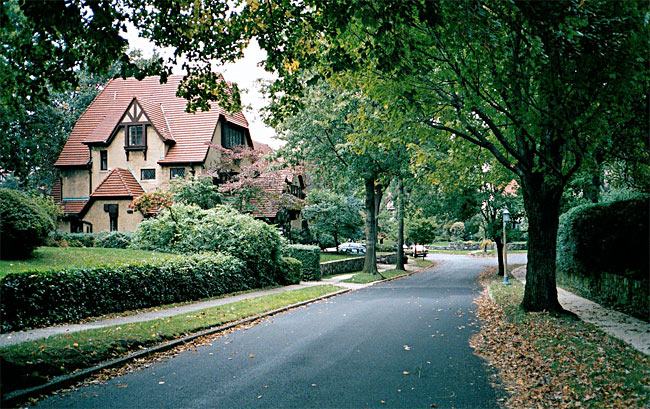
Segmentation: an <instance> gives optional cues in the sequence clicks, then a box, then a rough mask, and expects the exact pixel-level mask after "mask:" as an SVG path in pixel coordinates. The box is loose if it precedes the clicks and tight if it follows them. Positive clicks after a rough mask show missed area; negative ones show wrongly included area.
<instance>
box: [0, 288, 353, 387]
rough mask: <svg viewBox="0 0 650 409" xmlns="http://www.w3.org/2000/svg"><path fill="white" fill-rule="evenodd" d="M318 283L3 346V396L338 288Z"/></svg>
mask: <svg viewBox="0 0 650 409" xmlns="http://www.w3.org/2000/svg"><path fill="white" fill-rule="evenodd" d="M340 289H341V288H340V287H336V286H333V285H319V286H314V287H308V288H302V289H299V290H294V291H288V292H283V293H278V294H271V295H265V296H262V297H256V298H249V299H246V300H242V301H237V302H234V303H230V304H224V305H220V306H217V307H212V308H207V309H203V310H198V311H194V312H191V313H186V314H181V315H176V316H173V317H169V318H160V319H157V320H152V321H145V322H138V323H131V324H123V325H116V326H111V327H105V328H97V329H91V330H87V331H80V332H74V333H70V334H64V335H57V336H53V337H50V338H47V339H41V340H35V341H31V342H24V343H21V344H17V345H12V346H9V347H4V348H0V357H1V358H0V370H1V371H2V376H1V377H0V379H2V382H3V384H2V393H8V392H11V391H13V390H16V389H22V388H27V387H30V386H34V385H38V384H41V383H45V382H47V381H48V380H49V379H50V378H51V377H54V376H58V375H64V374H68V373H72V372H74V371H75V370H77V369H83V368H89V367H92V366H94V365H96V364H98V363H100V362H103V361H106V360H109V359H114V358H117V357H119V356H124V355H126V354H128V353H129V352H132V351H137V350H138V349H141V348H144V347H148V346H152V345H155V344H158V343H160V342H163V341H166V340H170V339H174V338H178V337H181V336H183V335H187V334H190V333H193V332H197V331H200V330H203V329H207V328H210V327H214V326H217V325H221V324H224V323H227V322H232V321H237V320H240V319H242V318H246V317H250V316H253V315H257V314H261V313H264V312H267V311H271V310H274V309H277V308H281V307H284V306H287V305H291V304H295V303H298V302H301V301H305V300H309V299H312V298H316V297H319V296H322V295H325V294H330V293H333V292H336V291H338V290H340Z"/></svg>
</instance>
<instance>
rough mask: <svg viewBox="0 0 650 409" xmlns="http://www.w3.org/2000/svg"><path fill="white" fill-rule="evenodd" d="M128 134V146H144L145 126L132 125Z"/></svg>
mask: <svg viewBox="0 0 650 409" xmlns="http://www.w3.org/2000/svg"><path fill="white" fill-rule="evenodd" d="M128 132H129V134H128V138H127V140H126V141H127V145H128V146H144V125H131V126H129V127H128Z"/></svg>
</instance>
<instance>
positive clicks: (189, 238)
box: [131, 204, 282, 284]
mask: <svg viewBox="0 0 650 409" xmlns="http://www.w3.org/2000/svg"><path fill="white" fill-rule="evenodd" d="M280 243H281V236H280V234H279V233H278V232H277V231H276V230H275V229H274V228H273V227H271V226H269V225H268V224H266V223H264V222H262V221H259V220H256V219H255V218H253V217H252V216H250V215H247V214H242V213H239V212H238V211H237V210H235V209H234V208H232V207H230V206H226V205H219V206H216V207H215V208H213V209H205V210H204V209H201V208H199V207H198V206H193V205H184V204H175V205H173V206H172V207H170V208H168V209H165V210H163V211H162V212H161V213H160V214H159V215H158V217H156V218H152V219H149V220H145V221H143V222H141V223H140V224H139V225H138V229H137V230H136V232H135V234H134V236H133V241H132V244H131V247H133V248H139V249H144V250H156V251H165V252H172V253H181V254H190V253H198V252H204V251H218V252H222V253H226V254H230V255H232V256H235V257H237V258H238V259H240V260H242V261H244V262H245V263H246V269H247V271H248V273H249V274H251V275H252V276H253V277H255V278H256V279H259V280H261V281H262V282H266V283H267V284H272V283H281V282H282V277H280V276H278V274H280V273H279V270H278V269H277V264H278V259H279V256H280Z"/></svg>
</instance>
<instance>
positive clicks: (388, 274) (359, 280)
mask: <svg viewBox="0 0 650 409" xmlns="http://www.w3.org/2000/svg"><path fill="white" fill-rule="evenodd" d="M402 274H406V271H404V270H386V271H382V273H381V275H383V276H384V277H385V278H393V277H397V276H400V275H402ZM379 280H383V278H382V277H381V276H380V275H377V274H366V273H361V272H359V273H356V274H355V275H353V276H352V277H350V278H348V279H347V280H343V282H344V283H355V284H368V283H372V282H375V281H379Z"/></svg>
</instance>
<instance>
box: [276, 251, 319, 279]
mask: <svg viewBox="0 0 650 409" xmlns="http://www.w3.org/2000/svg"><path fill="white" fill-rule="evenodd" d="M282 253H283V255H284V256H286V257H293V258H295V259H297V260H299V261H300V262H301V263H302V279H303V280H308V281H319V280H320V279H321V277H322V275H321V271H320V253H321V250H320V248H319V247H318V246H310V245H305V244H292V245H289V246H287V247H285V248H283V249H282Z"/></svg>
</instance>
